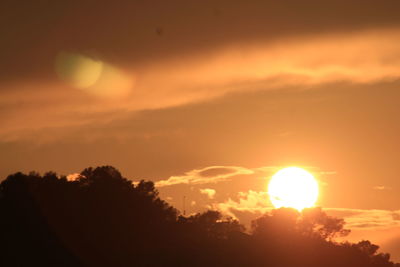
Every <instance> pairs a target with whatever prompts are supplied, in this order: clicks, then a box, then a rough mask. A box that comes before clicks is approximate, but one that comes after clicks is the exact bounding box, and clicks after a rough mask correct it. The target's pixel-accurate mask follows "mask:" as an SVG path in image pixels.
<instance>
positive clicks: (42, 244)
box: [0, 166, 399, 267]
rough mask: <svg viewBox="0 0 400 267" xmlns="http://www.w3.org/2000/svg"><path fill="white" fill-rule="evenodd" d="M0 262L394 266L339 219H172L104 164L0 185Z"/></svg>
mask: <svg viewBox="0 0 400 267" xmlns="http://www.w3.org/2000/svg"><path fill="white" fill-rule="evenodd" d="M0 214H1V220H0V226H1V227H0V231H1V232H0V236H1V241H2V242H0V251H1V255H0V265H1V266H308V267H313V266H332V267H333V266H336V267H337V266H345V267H347V266H349V267H350V266H351V267H357V266H360V267H361V266H362V267H399V264H394V263H393V262H391V261H390V255H389V254H385V253H379V252H378V248H379V247H378V246H376V245H374V244H371V243H370V242H369V241H366V240H364V241H361V242H359V243H356V244H353V243H348V242H347V243H338V242H336V241H335V240H336V239H335V238H336V237H338V236H344V235H346V234H348V232H349V231H348V230H346V229H345V228H344V226H345V224H344V221H343V220H342V219H337V218H334V217H330V216H328V215H326V214H325V213H324V212H323V211H322V210H321V209H320V208H313V209H306V210H304V211H303V212H301V213H299V212H298V211H296V210H293V209H285V208H283V209H277V210H273V211H271V212H270V213H267V214H264V215H263V216H261V217H260V218H258V219H256V220H254V221H253V222H252V228H251V231H250V232H249V233H248V232H246V230H245V228H244V227H243V226H242V225H241V224H240V223H239V222H238V221H236V220H234V219H232V218H225V217H223V216H222V214H221V213H219V212H218V211H212V210H209V211H205V212H203V213H199V214H194V215H191V216H178V212H177V210H176V209H174V208H173V207H171V206H170V205H168V203H166V202H165V201H163V200H162V199H160V197H159V194H158V191H157V190H156V188H155V187H154V183H153V182H146V181H140V182H139V183H137V184H133V183H132V181H131V180H129V179H126V178H124V177H123V176H122V175H121V173H120V172H119V171H118V170H117V169H115V168H114V167H111V166H102V167H97V168H87V169H85V170H83V171H82V172H81V173H80V174H79V175H77V176H76V179H74V180H73V181H69V180H68V179H67V178H66V177H65V176H58V175H57V174H56V173H54V172H48V173H45V174H44V175H43V176H41V175H39V174H38V173H35V172H31V173H29V174H27V175H26V174H23V173H16V174H13V175H10V176H8V177H7V178H6V179H5V180H4V181H3V182H2V183H1V184H0Z"/></svg>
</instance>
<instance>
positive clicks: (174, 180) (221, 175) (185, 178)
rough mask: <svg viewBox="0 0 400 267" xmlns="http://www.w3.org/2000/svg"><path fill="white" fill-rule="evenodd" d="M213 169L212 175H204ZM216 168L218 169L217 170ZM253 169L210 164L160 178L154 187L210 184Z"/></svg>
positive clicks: (251, 171) (247, 172)
mask: <svg viewBox="0 0 400 267" xmlns="http://www.w3.org/2000/svg"><path fill="white" fill-rule="evenodd" d="M210 170H212V171H213V174H214V175H213V176H212V175H210V174H207V176H206V177H204V176H203V175H204V173H208V171H210ZM217 170H218V171H217ZM253 173H254V171H253V170H251V169H247V168H243V167H236V166H211V167H207V168H203V169H196V170H192V171H189V172H187V173H185V175H182V176H171V177H170V178H168V179H166V180H160V181H157V182H155V186H156V187H164V186H172V185H178V184H191V185H193V184H212V183H218V182H223V181H227V180H229V179H230V178H231V177H234V176H237V175H249V174H253Z"/></svg>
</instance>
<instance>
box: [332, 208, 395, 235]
mask: <svg viewBox="0 0 400 267" xmlns="http://www.w3.org/2000/svg"><path fill="white" fill-rule="evenodd" d="M324 210H325V211H327V212H328V213H330V214H333V215H335V216H337V217H341V218H344V220H345V221H346V226H347V227H348V228H350V229H365V230H366V229H368V230H374V229H385V228H392V227H399V226H400V210H395V211H391V210H378V209H347V208H324Z"/></svg>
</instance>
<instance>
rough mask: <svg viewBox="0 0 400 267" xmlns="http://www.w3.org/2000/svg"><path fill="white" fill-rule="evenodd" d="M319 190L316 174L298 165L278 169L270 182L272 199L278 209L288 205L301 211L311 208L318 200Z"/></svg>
mask: <svg viewBox="0 0 400 267" xmlns="http://www.w3.org/2000/svg"><path fill="white" fill-rule="evenodd" d="M318 191H319V190H318V183H317V181H316V180H315V178H314V176H313V175H312V174H311V173H309V172H307V171H306V170H304V169H301V168H298V167H288V168H284V169H282V170H280V171H278V172H277V173H275V174H274V175H273V176H272V179H271V181H270V182H269V184H268V194H269V197H270V200H271V202H272V205H274V207H275V208H277V209H278V208H281V207H287V208H294V209H296V210H298V211H301V210H303V209H304V208H311V207H313V206H314V205H315V203H316V201H317V198H318Z"/></svg>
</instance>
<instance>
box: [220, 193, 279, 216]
mask: <svg viewBox="0 0 400 267" xmlns="http://www.w3.org/2000/svg"><path fill="white" fill-rule="evenodd" d="M213 208H214V209H216V210H219V211H221V212H222V213H223V214H225V215H228V216H231V217H233V218H236V219H238V216H237V215H238V213H243V212H249V213H252V214H262V213H265V212H267V211H269V210H271V209H272V206H271V203H270V202H269V197H268V193H267V192H262V191H261V192H256V191H253V190H249V191H247V192H238V193H237V200H233V199H232V198H229V199H228V200H226V201H224V202H221V203H215V204H213Z"/></svg>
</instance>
